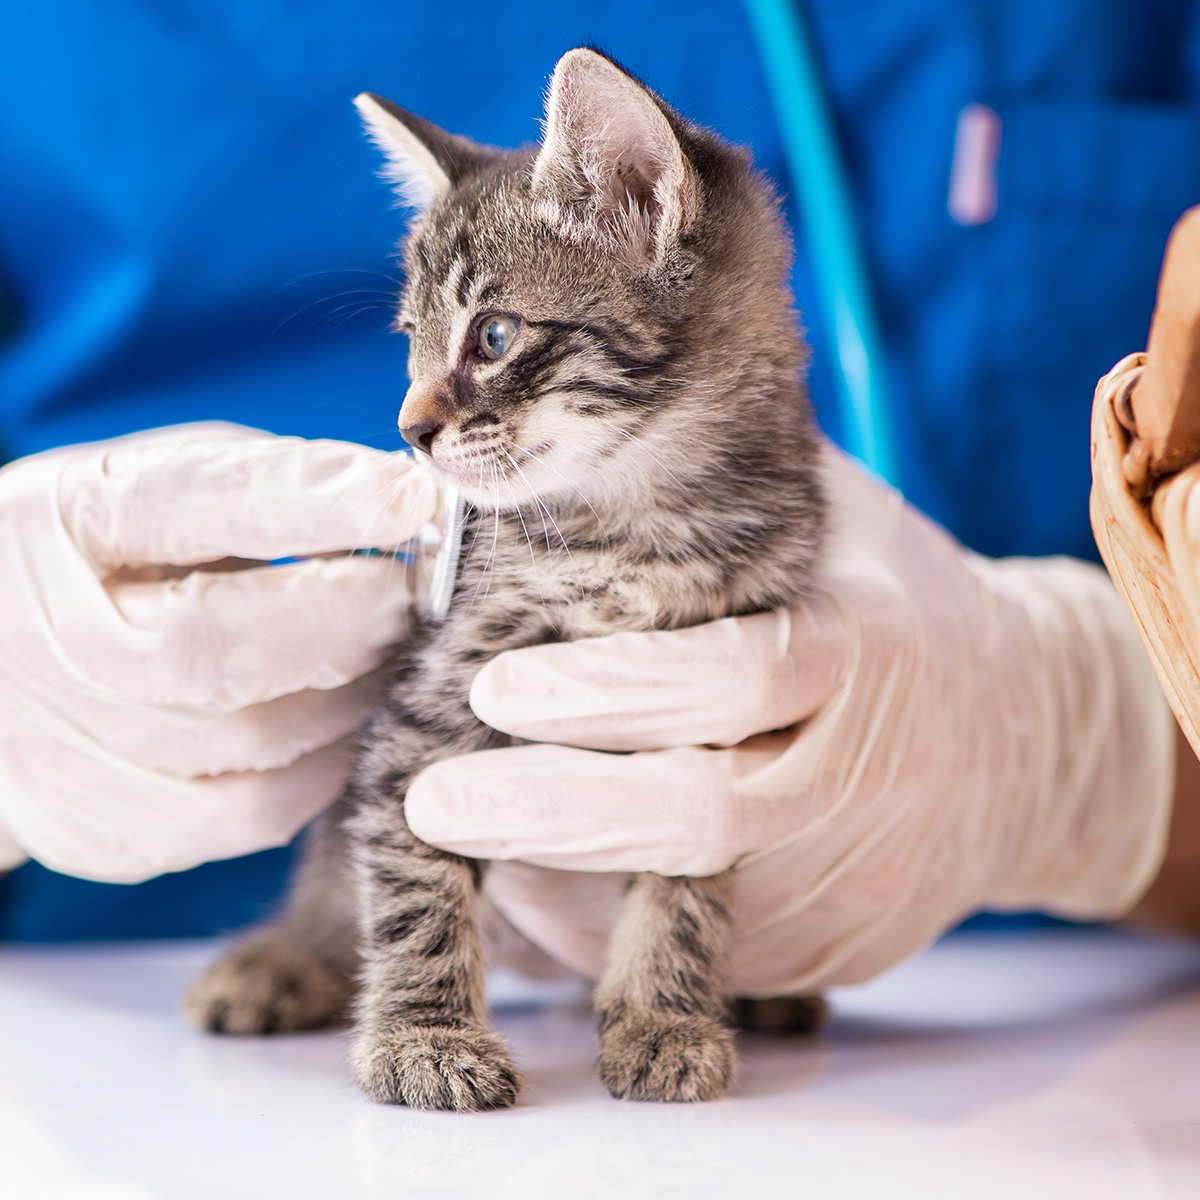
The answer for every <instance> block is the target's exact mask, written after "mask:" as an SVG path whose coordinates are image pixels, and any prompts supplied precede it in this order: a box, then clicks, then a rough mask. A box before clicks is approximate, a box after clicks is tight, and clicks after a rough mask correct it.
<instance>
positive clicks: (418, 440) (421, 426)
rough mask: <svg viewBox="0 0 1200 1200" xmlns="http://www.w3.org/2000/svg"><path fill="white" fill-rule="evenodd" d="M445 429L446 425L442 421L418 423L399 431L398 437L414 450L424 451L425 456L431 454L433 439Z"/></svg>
mask: <svg viewBox="0 0 1200 1200" xmlns="http://www.w3.org/2000/svg"><path fill="white" fill-rule="evenodd" d="M445 428H446V425H445V423H444V422H442V421H418V422H417V423H416V424H415V425H405V426H404V428H403V429H401V430H400V436H401V437H402V438H403V439H404V440H405V441H406V442H407V443H408V444H409V445H410V446H411V447H412V448H413V449H414V450H424V451H425V453H426V454H432V453H433V439H434V438H435V437H437V435H438V434H439V433H441V432H442V430H443V429H445Z"/></svg>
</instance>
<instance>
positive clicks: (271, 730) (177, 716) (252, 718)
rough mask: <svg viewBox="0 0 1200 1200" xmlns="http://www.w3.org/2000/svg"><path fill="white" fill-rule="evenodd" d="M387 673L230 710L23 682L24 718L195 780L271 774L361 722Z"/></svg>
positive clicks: (144, 764) (382, 671)
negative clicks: (64, 726)
mask: <svg viewBox="0 0 1200 1200" xmlns="http://www.w3.org/2000/svg"><path fill="white" fill-rule="evenodd" d="M389 674H390V672H389V671H388V670H386V669H380V670H377V671H373V672H371V673H370V674H369V675H364V676H362V677H360V678H358V679H355V680H352V681H351V682H350V683H347V684H344V685H343V686H342V687H339V688H333V689H331V690H329V691H320V690H317V689H315V688H306V689H305V690H304V691H300V692H293V693H291V694H290V695H285V696H278V697H276V698H275V699H273V700H267V701H264V702H263V703H261V704H251V705H248V706H247V707H245V708H240V709H236V710H235V711H232V712H224V711H221V710H218V709H213V708H190V707H188V708H185V707H181V706H179V705H164V704H143V703H141V702H139V701H136V700H127V699H124V698H123V697H119V696H112V697H109V698H108V699H107V700H106V701H105V702H104V703H102V704H97V703H96V699H95V696H94V695H92V694H89V692H87V691H84V690H79V689H71V690H65V691H64V690H61V689H53V690H48V689H45V688H38V687H30V688H28V689H26V690H25V691H24V693H23V695H22V696H21V705H22V708H23V710H24V715H25V716H27V717H30V716H35V715H36V717H37V721H38V724H39V725H41V726H42V727H43V728H53V727H54V726H55V725H56V724H57V723H58V722H62V721H66V722H70V724H71V725H72V726H73V727H74V729H75V730H76V731H78V733H80V734H81V735H82V736H83V737H85V738H88V739H90V740H91V741H92V742H94V743H95V744H96V745H98V746H103V747H104V748H105V749H106V750H107V751H111V752H112V753H114V754H117V755H119V756H121V757H122V758H126V759H129V760H130V761H131V762H134V763H136V764H138V765H139V766H141V767H147V768H149V769H151V770H154V771H161V772H164V773H165V774H168V775H174V776H176V777H177V778H179V779H194V778H197V777H199V776H202V775H223V774H226V773H228V772H231V771H270V770H274V769H276V768H278V767H286V766H288V765H290V764H291V763H293V762H295V761H296V759H297V758H300V757H301V756H302V755H304V754H308V753H310V752H311V751H313V750H317V749H319V748H320V747H321V746H325V745H329V744H331V743H332V742H336V741H338V740H339V739H340V738H343V737H345V736H347V735H348V734H351V733H353V732H354V731H355V730H357V729H359V728H361V727H362V724H363V722H364V721H365V720H366V718H367V717H368V716H369V715H370V713H371V712H372V710H373V709H374V708H375V707H376V706H377V705H378V703H379V700H380V698H381V696H382V694H383V691H384V689H385V687H386V684H387V679H388V677H389Z"/></svg>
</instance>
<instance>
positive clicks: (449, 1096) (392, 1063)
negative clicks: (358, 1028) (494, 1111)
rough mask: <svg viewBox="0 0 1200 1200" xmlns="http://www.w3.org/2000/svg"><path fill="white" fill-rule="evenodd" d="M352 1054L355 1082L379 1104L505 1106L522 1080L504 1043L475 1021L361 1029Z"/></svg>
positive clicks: (474, 1108)
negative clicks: (372, 1030)
mask: <svg viewBox="0 0 1200 1200" xmlns="http://www.w3.org/2000/svg"><path fill="white" fill-rule="evenodd" d="M351 1059H352V1062H353V1064H354V1074H355V1076H356V1078H357V1079H358V1083H359V1086H360V1087H361V1088H362V1090H363V1091H364V1092H365V1093H366V1094H367V1095H368V1096H369V1097H370V1098H371V1099H372V1100H378V1101H379V1102H380V1103H381V1104H407V1105H408V1106H409V1107H410V1108H433V1109H446V1110H449V1111H452V1112H483V1111H484V1110H486V1109H491V1108H510V1107H511V1106H512V1105H513V1104H514V1103H516V1099H517V1092H519V1091H520V1089H521V1084H522V1080H521V1076H520V1074H519V1073H518V1072H517V1069H516V1067H514V1066H513V1064H512V1059H510V1058H509V1056H508V1051H507V1050H506V1049H505V1048H504V1043H503V1042H502V1041H501V1040H500V1039H499V1038H498V1037H497V1036H496V1035H495V1034H494V1033H492V1032H491V1031H490V1030H487V1029H482V1028H480V1027H479V1026H477V1025H468V1026H464V1027H456V1026H452V1025H401V1026H399V1027H398V1028H396V1029H393V1030H390V1031H389V1032H387V1033H382V1034H378V1033H362V1034H360V1035H359V1036H358V1038H357V1040H356V1042H355V1045H354V1050H353V1052H352V1054H351Z"/></svg>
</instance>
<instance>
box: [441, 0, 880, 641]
mask: <svg viewBox="0 0 1200 1200" xmlns="http://www.w3.org/2000/svg"><path fill="white" fill-rule="evenodd" d="M746 11H747V13H748V14H749V17H750V26H751V28H752V30H753V32H754V36H755V39H756V40H757V42H758V52H759V55H760V57H761V59H762V63H763V67H764V70H765V72H766V77H767V87H768V88H769V89H770V92H771V99H772V101H773V103H774V106H775V116H776V119H777V121H778V123H779V132H780V136H781V138H782V140H783V152H784V158H785V159H786V161H787V166H788V171H789V173H790V175H791V177H792V182H793V185H794V186H795V188H796V192H797V195H798V198H799V201H800V209H801V215H802V219H803V227H804V243H805V246H806V247H807V249H808V253H809V257H810V259H811V261H812V267H813V275H814V278H815V280H816V284H817V293H818V299H819V302H820V304H821V307H822V310H823V315H824V318H825V324H826V326H827V328H828V329H829V330H830V331H831V333H832V346H831V349H832V351H833V355H834V358H835V360H836V363H837V367H838V369H837V371H835V372H834V374H835V377H836V380H837V398H838V413H839V416H840V418H841V425H842V440H843V443H844V445H845V448H846V449H847V450H848V451H849V452H850V453H851V454H853V455H854V456H855V458H857V459H859V460H860V461H861V462H862V463H863V464H864V465H865V466H867V467H868V468H869V469H870V470H871V471H873V472H874V473H875V474H876V475H878V476H879V477H880V478H881V479H883V480H885V481H886V482H888V483H890V484H892V486H893V487H895V486H898V482H899V481H898V473H897V469H896V448H895V441H894V440H893V437H892V427H891V420H890V416H889V411H888V405H887V395H886V391H885V384H884V369H883V354H882V351H881V347H880V341H879V327H878V323H877V322H876V319H875V306H874V301H873V299H872V295H871V286H870V280H869V279H868V277H867V268H866V263H865V261H864V259H863V253H862V245H861V241H860V239H859V237H858V231H857V230H856V229H855V226H854V216H853V209H852V208H851V202H850V189H849V187H848V186H847V184H846V175H845V170H844V169H843V166H842V159H841V155H840V154H839V152H838V146H837V139H836V136H835V134H834V129H833V121H832V119H831V117H830V113H829V106H828V104H827V103H826V101H825V96H824V93H823V90H822V87H821V76H820V71H819V67H818V64H817V60H816V55H815V54H814V53H813V47H812V39H811V38H810V37H809V35H808V30H807V29H806V28H805V25H804V20H803V16H802V14H801V11H800V0H746ZM464 509H465V505H464V503H463V500H462V497H461V496H459V495H458V492H457V489H454V488H448V489H447V490H446V516H445V532H444V534H443V540H442V547H441V549H440V551H439V552H438V556H437V559H436V561H435V563H434V572H433V579H432V581H431V584H430V609H431V611H430V616H431V617H432V618H433V619H434V620H435V621H438V620H441V619H443V618H444V617H445V616H446V614H447V613H448V612H449V610H450V598H451V596H452V594H453V591H454V583H455V577H456V576H457V573H458V560H459V557H460V554H461V551H462V527H463V518H464Z"/></svg>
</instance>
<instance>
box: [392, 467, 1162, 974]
mask: <svg viewBox="0 0 1200 1200" xmlns="http://www.w3.org/2000/svg"><path fill="white" fill-rule="evenodd" d="M826 457H827V463H826V470H827V474H828V489H829V495H830V497H831V498H832V501H833V504H834V507H835V509H836V513H837V516H836V521H837V528H836V529H835V531H834V535H833V539H832V545H831V547H830V550H829V553H828V556H827V560H826V563H825V566H824V568H823V569H822V572H821V577H820V580H819V585H818V587H817V589H816V591H815V592H814V594H813V596H812V599H811V600H810V601H809V602H808V603H806V604H804V605H803V606H802V607H798V608H797V609H796V610H795V611H792V612H780V613H771V614H764V615H760V616H752V617H747V618H742V619H734V620H724V621H717V622H715V623H713V624H709V625H704V626H700V627H697V628H695V629H689V630H682V631H677V632H671V633H648V634H621V635H617V636H614V637H608V638H602V639H595V640H591V641H581V642H576V643H573V644H566V645H549V646H540V647H536V648H533V649H528V650H520V651H516V652H512V653H507V654H502V655H500V656H499V657H498V658H496V659H495V660H493V661H492V662H491V663H490V664H489V665H487V666H486V667H485V668H484V669H483V670H482V671H481V672H480V674H479V675H478V677H477V678H476V680H475V684H474V687H473V689H472V693H471V702H472V706H473V707H474V709H475V711H476V712H477V713H478V714H479V716H480V717H481V718H482V719H483V720H485V721H487V722H488V723H489V724H491V725H493V726H495V727H496V728H498V729H502V730H504V731H506V732H508V733H512V734H517V735H519V736H521V737H525V738H531V739H534V740H536V741H539V742H558V743H566V744H570V745H571V746H588V747H594V748H596V749H601V750H635V751H641V753H635V754H629V755H613V754H600V753H596V752H595V750H584V749H569V748H567V747H566V745H557V746H555V745H535V746H527V747H520V748H516V749H511V750H497V751H487V752H484V753H480V754H474V755H469V756H466V757H464V758H460V759H456V760H451V761H448V762H446V763H442V764H439V765H437V766H434V767H432V768H430V769H429V770H427V771H426V772H424V773H423V774H422V775H421V776H419V777H418V779H417V780H416V781H415V782H414V784H413V787H412V788H411V790H410V792H409V796H408V801H407V813H408V819H409V821H410V823H411V825H412V828H413V830H414V831H415V832H416V833H417V834H418V835H419V836H421V837H422V838H424V839H426V840H427V841H429V842H432V843H434V844H436V845H439V846H444V847H446V848H448V849H451V850H455V851H458V852H460V853H463V854H468V855H474V856H478V857H481V858H488V859H501V860H521V861H517V862H500V863H497V864H496V865H494V866H493V868H492V869H491V871H490V872H489V875H488V888H489V891H490V893H491V896H492V899H493V900H494V901H495V902H496V903H497V905H498V906H499V907H500V908H501V910H502V911H503V912H504V913H505V915H506V916H507V917H508V918H509V920H510V921H512V922H513V924H515V925H516V926H517V928H518V929H520V930H521V931H522V932H523V933H525V934H526V936H528V937H529V938H530V939H531V940H533V941H534V942H535V943H537V944H538V945H540V946H541V947H542V948H543V949H545V950H547V951H548V952H549V953H551V954H552V955H554V956H555V957H557V958H559V959H560V960H562V961H563V962H565V963H567V964H568V965H570V966H572V967H574V968H575V969H576V970H579V971H581V972H583V973H584V974H587V975H591V976H597V975H598V974H599V973H600V971H601V970H602V967H603V963H604V955H605V947H606V945H607V939H608V933H609V930H610V929H611V926H612V922H613V918H614V914H615V911H616V907H617V905H618V903H619V899H620V892H621V882H622V880H621V878H620V877H619V876H615V875H612V874H600V873H602V872H603V873H611V872H628V871H655V872H659V873H661V874H665V875H678V874H689V875H708V874H712V873H714V872H718V871H721V870H724V869H725V868H727V867H730V866H734V867H735V868H736V875H735V880H736V882H735V889H734V920H735V937H734V945H733V950H732V956H731V960H730V963H729V980H730V987H731V989H732V990H733V991H735V992H736V993H737V994H740V995H751V996H753V995H760V996H761V995H772V994H777V993H788V992H791V993H798V992H803V991H807V990H809V989H813V988H820V987H825V986H828V985H832V984H847V983H855V982H859V981H861V980H864V979H866V978H868V977H870V976H872V975H874V974H876V973H877V972H879V971H882V970H883V969H885V968H886V967H888V966H890V965H892V964H894V963H896V962H897V961H899V960H900V959H902V958H904V957H905V956H907V955H910V954H912V953H914V952H915V951H917V950H918V949H920V948H921V947H923V946H925V945H926V944H927V943H929V942H930V941H931V940H932V939H934V938H936V937H937V936H938V935H939V934H940V933H942V932H943V931H944V930H945V929H947V928H949V927H950V926H952V925H954V924H955V923H956V922H957V921H959V920H960V919H961V918H962V917H964V916H965V915H966V914H968V913H970V912H972V911H973V910H975V909H978V908H980V907H988V908H993V909H1025V908H1040V909H1044V910H1048V911H1050V912H1054V913H1059V914H1062V915H1065V916H1068V917H1076V918H1104V917H1109V916H1114V915H1117V914H1120V913H1122V912H1124V911H1125V910H1126V909H1128V907H1129V906H1131V905H1132V904H1133V902H1134V901H1135V900H1136V899H1137V898H1138V896H1139V895H1140V893H1141V892H1142V891H1143V889H1144V888H1145V887H1146V886H1148V884H1149V883H1150V881H1151V879H1152V878H1153V876H1154V873H1155V871H1156V868H1157V866H1158V864H1159V862H1160V860H1161V856H1162V853H1163V847H1164V840H1165V834H1166V825H1167V820H1168V816H1169V808H1170V796H1171V792H1172V788H1173V776H1174V766H1173V762H1174V759H1173V744H1174V743H1173V729H1174V725H1173V721H1172V718H1171V715H1170V713H1169V711H1168V709H1167V705H1166V702H1165V701H1164V699H1163V697H1162V695H1161V693H1160V691H1159V688H1158V685H1157V683H1156V682H1155V678H1154V672H1153V670H1152V669H1151V667H1150V664H1149V662H1148V661H1147V659H1146V657H1145V654H1144V652H1143V650H1142V647H1141V645H1140V642H1139V640H1138V635H1137V631H1136V629H1135V627H1134V625H1133V622H1132V621H1131V620H1130V618H1129V616H1128V614H1127V612H1126V611H1125V608H1124V606H1123V604H1122V602H1121V601H1120V599H1119V598H1118V597H1117V595H1116V593H1115V591H1114V590H1113V588H1112V586H1111V585H1110V583H1109V581H1108V579H1107V577H1106V576H1105V574H1104V573H1103V571H1101V570H1100V569H1099V568H1096V567H1093V566H1089V565H1087V564H1085V563H1080V562H1075V561H1071V560H1067V559H1043V560H1027V559H1024V560H1022V559H1013V560H1004V561H992V560H988V559H984V558H981V557H979V556H977V555H973V554H970V553H968V552H967V551H965V550H964V549H963V548H962V547H961V546H959V545H958V544H957V543H955V542H954V541H953V540H952V539H951V538H950V537H949V536H948V535H947V534H946V533H945V532H944V531H943V530H941V529H939V528H938V527H936V526H935V525H933V524H932V523H931V522H930V521H928V520H927V519H925V518H924V517H922V516H921V515H920V514H919V513H917V512H915V511H914V510H913V509H911V508H909V507H907V506H906V505H905V504H904V502H903V501H902V500H901V498H900V497H899V496H898V495H897V494H895V493H894V492H892V491H890V490H889V489H887V488H885V487H883V486H882V485H880V484H878V483H877V482H874V481H872V480H870V479H868V478H867V477H865V476H864V475H863V474H861V473H860V472H859V471H858V470H857V469H856V468H855V467H854V466H853V465H852V464H851V463H850V462H849V460H847V459H845V458H843V457H841V456H840V455H838V454H836V452H834V451H829V452H828V454H827V456H826ZM762 730H776V731H777V732H773V733H762V732H761V731H762ZM753 735H757V736H753ZM721 747H730V748H724V749H723V748H721ZM662 748H665V749H662ZM533 864H536V865H533ZM545 868H557V869H558V870H547V869H545Z"/></svg>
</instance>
